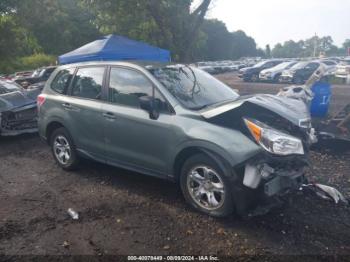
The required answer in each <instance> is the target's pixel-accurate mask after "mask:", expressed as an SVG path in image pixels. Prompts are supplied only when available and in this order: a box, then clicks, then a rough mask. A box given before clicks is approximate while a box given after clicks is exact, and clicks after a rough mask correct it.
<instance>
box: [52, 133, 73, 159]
mask: <svg viewBox="0 0 350 262" xmlns="http://www.w3.org/2000/svg"><path fill="white" fill-rule="evenodd" d="M53 151H54V154H55V156H56V159H57V160H58V162H60V163H61V164H63V165H66V164H67V163H68V161H69V160H70V158H71V149H70V145H69V143H68V141H67V138H65V137H64V136H57V137H56V138H55V140H54V142H53Z"/></svg>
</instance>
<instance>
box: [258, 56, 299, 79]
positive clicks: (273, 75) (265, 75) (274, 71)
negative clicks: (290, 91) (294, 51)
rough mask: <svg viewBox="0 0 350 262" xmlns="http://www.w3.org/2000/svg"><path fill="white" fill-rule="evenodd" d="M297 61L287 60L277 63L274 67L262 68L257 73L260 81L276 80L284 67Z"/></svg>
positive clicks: (289, 66)
mask: <svg viewBox="0 0 350 262" xmlns="http://www.w3.org/2000/svg"><path fill="white" fill-rule="evenodd" d="M296 63H297V62H295V61H287V62H283V63H281V64H278V65H276V66H274V67H271V68H268V69H264V70H262V71H261V72H260V74H259V79H260V80H261V81H269V82H276V83H277V82H278V81H279V78H280V76H281V74H282V72H283V71H284V70H286V69H289V68H291V67H292V66H293V65H295V64H296Z"/></svg>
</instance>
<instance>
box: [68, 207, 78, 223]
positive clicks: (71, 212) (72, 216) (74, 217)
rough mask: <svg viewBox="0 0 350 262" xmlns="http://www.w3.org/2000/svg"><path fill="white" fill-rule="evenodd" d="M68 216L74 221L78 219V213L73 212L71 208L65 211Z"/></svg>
mask: <svg viewBox="0 0 350 262" xmlns="http://www.w3.org/2000/svg"><path fill="white" fill-rule="evenodd" d="M67 212H68V214H69V215H70V217H71V218H72V219H74V220H78V219H79V214H78V212H76V211H74V210H73V208H68V210H67Z"/></svg>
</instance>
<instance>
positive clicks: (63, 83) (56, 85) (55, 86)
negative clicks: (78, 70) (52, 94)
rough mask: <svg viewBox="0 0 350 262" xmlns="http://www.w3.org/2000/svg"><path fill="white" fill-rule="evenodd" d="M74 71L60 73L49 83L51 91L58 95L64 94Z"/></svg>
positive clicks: (71, 69)
mask: <svg viewBox="0 0 350 262" xmlns="http://www.w3.org/2000/svg"><path fill="white" fill-rule="evenodd" d="M74 71H75V69H74V68H69V69H64V70H62V71H60V72H59V73H58V74H57V75H56V77H55V79H54V80H53V81H52V83H51V89H52V90H54V91H56V92H57V93H59V94H64V93H65V92H66V90H67V88H68V86H69V84H70V81H71V80H72V77H73V74H74Z"/></svg>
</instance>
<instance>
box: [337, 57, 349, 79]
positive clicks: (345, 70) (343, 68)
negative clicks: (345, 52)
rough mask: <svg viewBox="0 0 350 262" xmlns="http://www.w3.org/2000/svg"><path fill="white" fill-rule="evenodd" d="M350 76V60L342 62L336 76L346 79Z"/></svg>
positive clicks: (338, 66)
mask: <svg viewBox="0 0 350 262" xmlns="http://www.w3.org/2000/svg"><path fill="white" fill-rule="evenodd" d="M349 75H350V59H346V60H343V61H341V62H340V63H339V64H338V65H337V67H336V70H335V76H336V77H339V78H344V79H346V78H347V77H349Z"/></svg>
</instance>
